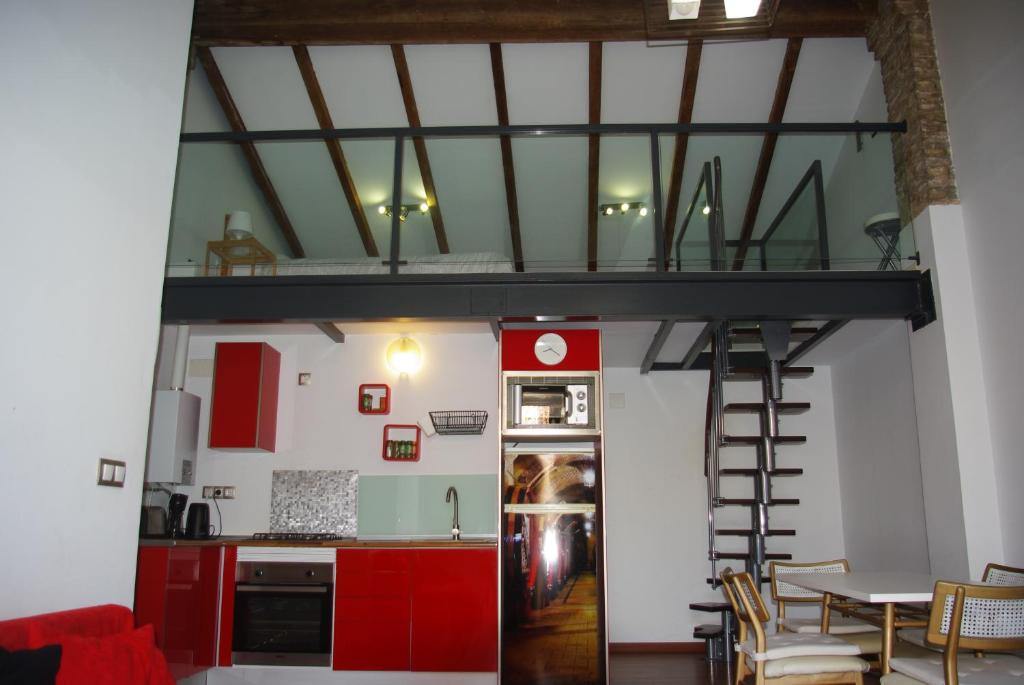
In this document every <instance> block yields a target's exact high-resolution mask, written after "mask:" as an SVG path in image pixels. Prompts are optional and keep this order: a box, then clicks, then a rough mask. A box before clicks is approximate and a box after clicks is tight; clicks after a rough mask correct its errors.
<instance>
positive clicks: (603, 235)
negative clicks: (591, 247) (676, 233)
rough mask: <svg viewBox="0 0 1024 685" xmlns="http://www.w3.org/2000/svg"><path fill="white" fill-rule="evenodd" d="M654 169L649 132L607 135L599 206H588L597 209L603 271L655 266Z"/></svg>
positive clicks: (603, 144) (603, 139) (603, 140)
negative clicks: (652, 175)
mask: <svg viewBox="0 0 1024 685" xmlns="http://www.w3.org/2000/svg"><path fill="white" fill-rule="evenodd" d="M651 171H652V170H651V140H650V137H649V136H624V135H622V136H602V137H601V152H600V169H599V173H598V184H597V188H598V192H597V207H593V208H588V209H589V210H590V211H593V212H597V268H598V271H648V270H654V261H653V260H654V216H655V213H654V203H653V193H654V190H653V181H652V178H651ZM566 180H568V179H566ZM602 208H603V209H602Z"/></svg>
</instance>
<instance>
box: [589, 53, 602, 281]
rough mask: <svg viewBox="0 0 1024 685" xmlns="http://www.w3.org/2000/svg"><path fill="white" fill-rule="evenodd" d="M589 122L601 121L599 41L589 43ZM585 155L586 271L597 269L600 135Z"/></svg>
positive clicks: (592, 140) (591, 139)
mask: <svg viewBox="0 0 1024 685" xmlns="http://www.w3.org/2000/svg"><path fill="white" fill-rule="evenodd" d="M589 79H590V108H589V109H590V115H589V123H591V124H600V123H601V43H599V42H593V43H591V44H590V75H589ZM588 138H589V146H588V147H589V150H588V153H589V154H588V155H587V159H588V161H587V167H588V168H587V271H597V181H598V176H599V175H600V170H601V136H600V135H598V134H596V133H595V134H591V135H590V136H588Z"/></svg>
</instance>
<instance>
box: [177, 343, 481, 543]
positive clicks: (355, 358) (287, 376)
mask: <svg viewBox="0 0 1024 685" xmlns="http://www.w3.org/2000/svg"><path fill="white" fill-rule="evenodd" d="M173 337H174V336H173V335H172V336H170V339H171V340H173ZM397 337H398V336H394V335H351V334H350V335H347V336H346V339H345V342H344V343H341V344H338V343H334V342H333V341H331V340H330V339H329V338H328V337H327V336H326V335H324V334H322V333H320V332H316V333H315V334H313V335H267V336H259V337H252V336H218V337H214V336H209V335H193V336H192V341H191V344H190V346H189V360H190V362H189V374H188V377H187V378H186V382H185V390H186V391H188V392H191V393H194V394H196V395H198V396H199V397H200V398H201V402H202V405H201V406H202V409H201V410H200V421H199V436H200V437H199V453H198V456H197V465H196V487H195V488H185V487H182V488H178V490H179V491H180V492H184V493H186V494H188V496H189V501H190V502H191V501H200V500H198V499H197V497H199V496H200V495H201V494H202V490H201V489H200V488H201V486H203V485H234V486H235V487H237V489H238V490H237V498H236V499H235V500H224V501H221V502H220V503H219V504H220V508H221V511H222V513H223V517H224V533H225V534H228V535H239V534H241V535H246V534H251V533H254V532H259V531H265V530H268V527H269V520H270V485H271V476H272V472H273V471H274V470H275V469H357V470H358V471H359V473H360V474H361V475H382V474H387V475H414V474H415V475H425V474H497V473H498V437H497V436H498V433H497V431H498V380H499V376H498V345H497V343H496V342H495V340H494V336H492V335H491V334H490V333H485V334H472V335H416V336H414V339H415V340H417V341H418V342H419V344H420V348H421V349H422V351H423V359H424V360H423V367H422V368H421V369H420V371H418V372H417V373H415V374H410V375H409V376H407V377H406V378H399V377H398V376H397V374H395V373H394V372H392V371H391V370H390V369H388V367H387V365H386V363H385V360H384V351H385V349H386V348H387V346H388V344H389V343H390V342H391V341H393V340H394V339H396V338H397ZM250 340H256V341H261V342H266V343H268V344H270V345H271V346H272V347H273V348H274V349H276V350H277V351H278V352H280V353H281V385H280V388H281V389H280V400H279V405H278V424H277V450H276V452H275V453H273V454H271V453H267V452H261V451H237V450H232V451H225V450H211V449H209V448H208V447H207V446H206V445H207V436H208V435H209V416H210V410H209V407H210V390H211V385H212V378H211V376H210V372H211V370H212V360H213V355H214V347H215V344H216V343H217V342H218V341H250ZM300 372H310V373H312V375H313V376H312V384H310V385H307V386H300V385H298V374H299V373H300ZM361 383H386V384H388V385H390V386H391V402H392V410H391V413H390V414H388V415H382V416H370V415H364V414H359V413H358V411H357V396H358V388H359V385H360V384H361ZM444 409H484V410H486V411H487V412H488V421H487V428H486V429H485V431H484V434H483V435H472V436H440V435H435V436H433V437H429V438H427V437H424V438H423V443H422V456H421V459H420V461H419V462H414V463H397V462H385V461H384V460H383V459H382V458H381V444H382V443H381V440H382V437H381V436H382V431H383V427H384V425H385V424H389V423H391V424H394V423H401V424H413V423H416V422H417V420H418V419H419V418H420V417H422V416H424V415H426V413H427V412H428V411H430V410H444ZM495 516H497V512H495ZM214 517H216V513H215V512H214ZM214 520H215V521H216V518H215V519H214Z"/></svg>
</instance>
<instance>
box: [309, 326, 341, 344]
mask: <svg viewBox="0 0 1024 685" xmlns="http://www.w3.org/2000/svg"><path fill="white" fill-rule="evenodd" d="M314 325H315V326H316V327H317V328H319V329H320V330H321V331H322V332H323V334H324V335H326V336H327V337H328V338H330V339H331V340H333V341H334V342H336V343H343V342H345V334H344V333H343V332H342V331H341V329H340V328H338V327H337V326H335V325H334V324H333V323H331V322H330V321H317V322H316V323H315V324H314Z"/></svg>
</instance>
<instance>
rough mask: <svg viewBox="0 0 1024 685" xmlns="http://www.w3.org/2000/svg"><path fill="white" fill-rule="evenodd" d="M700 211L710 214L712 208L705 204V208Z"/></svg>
mask: <svg viewBox="0 0 1024 685" xmlns="http://www.w3.org/2000/svg"><path fill="white" fill-rule="evenodd" d="M700 211H701V212H702V213H704V214H710V213H711V208H710V207H708V206H707V205H704V209H702V210H700Z"/></svg>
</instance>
